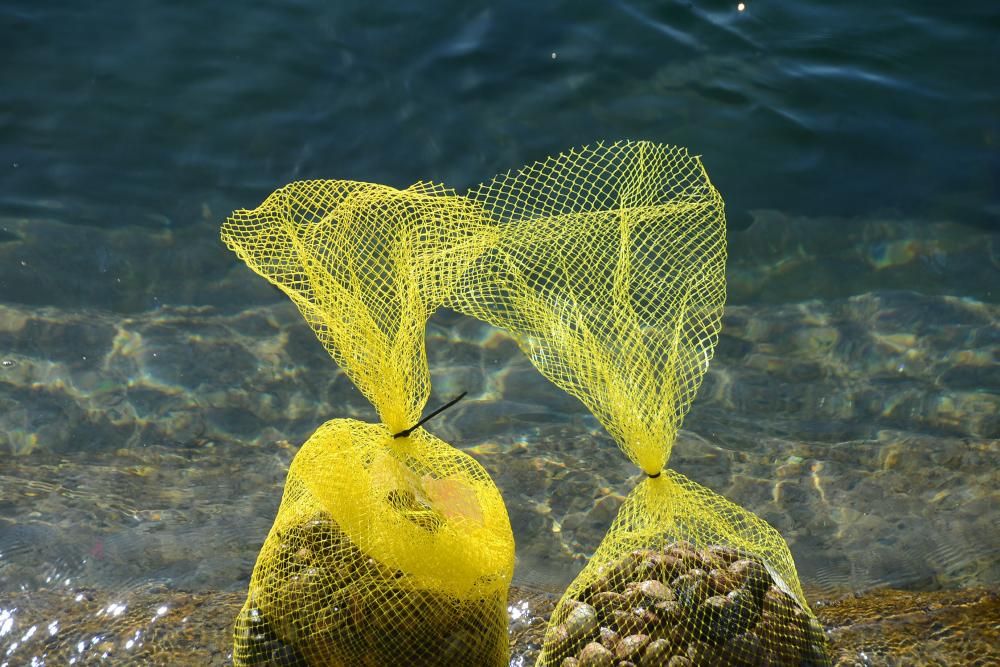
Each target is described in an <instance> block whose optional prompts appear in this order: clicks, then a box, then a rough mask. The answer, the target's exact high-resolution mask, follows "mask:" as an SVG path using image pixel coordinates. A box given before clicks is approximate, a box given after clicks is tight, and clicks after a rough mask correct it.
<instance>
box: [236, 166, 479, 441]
mask: <svg viewBox="0 0 1000 667" xmlns="http://www.w3.org/2000/svg"><path fill="white" fill-rule="evenodd" d="M492 233H493V231H492V230H491V229H489V228H487V227H486V226H485V225H484V221H483V216H482V211H481V208H480V207H479V206H478V205H477V204H475V203H474V202H472V201H470V200H468V199H466V198H463V197H458V196H456V195H455V193H454V192H453V191H451V190H448V189H446V188H444V187H443V186H440V185H435V184H430V183H418V184H416V185H413V186H411V187H410V188H407V189H406V190H396V189H394V188H390V187H387V186H382V185H375V184H370V183H358V182H353V181H303V182H297V183H292V184H290V185H287V186H285V187H283V188H281V189H279V190H277V191H275V192H274V193H273V194H272V195H271V196H270V197H268V198H267V200H265V201H264V203H262V204H261V205H260V206H259V207H257V208H256V209H254V210H239V211H235V212H234V213H233V214H232V216H230V217H229V218H228V219H227V220H226V222H225V223H224V224H223V228H222V238H223V240H224V241H225V242H226V244H227V245H228V246H229V247H230V248H231V249H232V250H233V251H234V252H235V253H236V254H237V255H238V256H239V257H240V258H241V259H243V260H244V261H245V262H246V264H247V266H249V267H250V268H251V269H253V270H254V271H256V272H257V273H259V274H260V275H262V276H263V277H264V278H266V279H267V280H269V281H270V282H271V283H273V284H274V285H275V286H277V287H278V288H279V289H281V290H282V291H283V292H285V294H287V295H288V296H289V298H291V300H292V301H293V302H294V303H295V305H296V306H297V307H298V309H299V310H300V311H301V313H302V315H303V317H305V319H306V321H307V322H308V323H309V326H310V327H311V328H312V330H313V331H314V332H315V334H316V336H317V337H318V338H319V340H320V342H321V343H322V344H323V347H325V348H326V350H327V352H329V353H330V355H331V356H332V357H333V358H334V359H335V360H336V362H337V363H338V364H339V365H340V366H341V368H342V369H343V370H344V372H345V373H346V374H347V376H348V377H349V378H350V379H351V381H352V382H353V383H354V384H355V385H356V386H357V387H358V389H360V390H361V392H362V393H363V394H364V395H365V396H366V397H367V398H368V400H370V401H371V402H372V404H373V405H374V406H375V408H376V410H377V411H378V414H379V417H380V418H381V420H382V421H383V423H384V424H385V425H386V426H387V427H388V428H389V430H390V431H391V432H393V433H395V432H398V431H401V430H403V429H406V428H408V427H410V426H412V425H413V424H414V423H416V422H417V420H419V418H420V413H421V411H422V410H423V407H424V404H425V403H426V402H427V398H428V395H429V394H430V376H429V372H428V368H427V355H426V351H425V348H424V330H425V326H426V323H427V319H428V318H429V317H430V315H431V313H433V312H434V310H435V309H436V308H438V307H439V306H440V305H441V304H442V303H443V302H444V300H445V299H446V298H447V297H448V295H449V294H450V293H451V291H452V290H453V289H454V287H455V285H456V283H457V282H458V280H459V278H460V277H461V276H462V274H463V273H464V271H465V269H466V268H467V267H468V266H469V265H470V264H471V263H472V262H474V261H475V260H476V258H477V257H479V256H480V255H481V254H482V253H483V251H484V250H485V248H486V247H487V245H488V244H489V243H490V239H491V238H492Z"/></svg>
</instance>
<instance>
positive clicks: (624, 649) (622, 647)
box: [615, 635, 649, 662]
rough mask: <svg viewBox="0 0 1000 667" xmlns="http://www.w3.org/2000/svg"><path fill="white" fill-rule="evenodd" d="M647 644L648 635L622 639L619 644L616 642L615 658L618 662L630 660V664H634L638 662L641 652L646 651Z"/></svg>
mask: <svg viewBox="0 0 1000 667" xmlns="http://www.w3.org/2000/svg"><path fill="white" fill-rule="evenodd" d="M648 644H649V636H648V635H629V636H628V637H624V638H622V640H621V641H620V642H618V646H617V648H616V649H615V658H617V659H618V660H631V661H632V662H636V661H638V660H639V657H640V656H641V655H642V653H643V651H645V650H646V646H647V645H648Z"/></svg>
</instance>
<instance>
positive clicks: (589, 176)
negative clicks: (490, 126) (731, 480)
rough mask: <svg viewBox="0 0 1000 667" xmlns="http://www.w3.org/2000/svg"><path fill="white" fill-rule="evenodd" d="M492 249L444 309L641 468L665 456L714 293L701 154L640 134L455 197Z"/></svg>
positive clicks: (716, 310) (708, 347)
mask: <svg viewBox="0 0 1000 667" xmlns="http://www.w3.org/2000/svg"><path fill="white" fill-rule="evenodd" d="M467 196H468V197H469V199H471V200H473V201H475V202H476V203H477V204H479V205H480V206H482V208H483V209H484V210H485V211H486V212H487V214H488V215H489V216H490V218H491V220H492V222H493V224H494V225H495V227H496V229H497V242H496V245H495V247H493V248H491V249H490V250H489V251H488V252H487V253H485V254H484V255H483V256H482V257H481V258H480V261H478V262H477V263H476V264H475V265H474V267H473V268H472V269H470V270H469V271H468V272H467V273H466V275H465V276H464V278H463V280H462V284H461V288H460V289H459V290H457V291H456V292H455V294H454V295H453V296H452V298H451V299H450V300H449V302H448V305H450V306H451V307H453V308H455V309H456V310H458V311H460V312H463V313H466V314H469V315H472V316H474V317H477V318H479V319H482V320H485V321H487V322H490V323H492V324H494V325H497V326H499V327H502V328H504V329H507V330H509V331H510V332H511V333H513V334H514V335H515V336H516V337H517V339H518V342H519V344H520V346H521V347H522V349H523V350H524V351H525V353H526V354H527V356H528V358H529V359H530V360H531V362H532V363H533V364H534V365H535V366H536V367H537V368H538V369H539V370H540V371H541V372H542V374H543V375H545V376H546V377H547V378H548V379H549V380H551V381H552V382H553V383H555V384H556V385H557V386H559V387H560V388H562V389H564V390H565V391H567V392H569V393H570V394H572V395H574V396H576V397H577V398H579V399H580V400H581V401H583V403H584V404H585V405H586V406H587V407H588V408H589V409H590V410H591V411H592V412H593V413H594V415H595V416H596V417H597V418H598V419H599V420H600V421H601V423H602V424H603V425H604V427H605V428H606V429H607V430H608V432H609V433H610V434H611V435H612V437H614V439H615V440H616V441H617V443H618V445H619V446H620V447H621V449H622V451H623V452H624V453H625V454H626V455H627V456H628V457H629V458H630V459H631V460H632V461H633V462H634V463H635V464H636V465H637V466H639V467H640V468H642V469H643V471H645V472H646V473H647V474H648V475H650V476H654V475H656V474H657V473H659V472H660V471H661V470H662V469H663V467H664V466H665V465H666V461H667V459H668V458H669V455H670V450H671V447H672V445H673V442H674V438H675V436H676V434H677V430H678V428H679V427H680V424H681V421H682V419H683V417H684V415H685V414H686V413H687V411H688V409H689V408H690V405H691V402H692V400H693V398H694V395H695V392H696V391H697V388H698V386H699V384H700V383H701V380H702V378H703V376H704V374H705V371H706V370H707V368H708V362H709V360H710V359H711V357H712V352H713V348H714V346H715V343H716V341H717V340H718V335H719V329H720V323H721V317H722V310H723V304H724V302H725V259H726V251H725V216H724V211H723V203H722V199H721V197H720V196H719V193H718V192H717V191H716V190H715V188H714V187H713V186H712V185H711V183H710V182H709V180H708V177H707V174H706V173H705V170H704V168H703V167H702V165H701V162H700V160H699V159H698V158H697V157H695V156H692V155H690V154H688V152H687V151H685V150H684V149H682V148H677V147H672V146H666V145H659V144H651V143H648V142H623V143H616V144H611V145H604V144H598V145H596V146H591V147H585V148H582V149H578V150H575V151H572V152H569V153H565V154H562V155H559V156H557V157H553V158H549V159H548V160H545V161H544V162H539V163H536V164H534V165H532V166H529V167H526V168H524V169H522V170H521V171H518V172H516V173H508V174H504V175H501V176H498V177H496V178H495V179H494V180H492V181H490V182H488V183H484V184H482V185H480V186H478V187H476V188H474V189H473V190H472V191H470V193H469V194H468V195H467Z"/></svg>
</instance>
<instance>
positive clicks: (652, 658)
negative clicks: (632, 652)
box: [642, 639, 671, 665]
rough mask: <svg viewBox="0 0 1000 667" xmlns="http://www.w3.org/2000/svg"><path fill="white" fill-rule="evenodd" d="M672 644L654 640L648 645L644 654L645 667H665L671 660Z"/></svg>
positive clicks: (663, 640) (662, 640) (643, 662)
mask: <svg viewBox="0 0 1000 667" xmlns="http://www.w3.org/2000/svg"><path fill="white" fill-rule="evenodd" d="M670 648H671V645H670V642H668V641H667V640H666V639H654V640H653V641H651V642H649V643H648V644H647V645H646V650H645V651H644V652H643V654H642V664H643V665H665V664H666V663H667V660H668V659H669V658H670Z"/></svg>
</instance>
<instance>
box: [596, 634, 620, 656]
mask: <svg viewBox="0 0 1000 667" xmlns="http://www.w3.org/2000/svg"><path fill="white" fill-rule="evenodd" d="M600 636H601V646H603V647H604V648H606V649H608V650H609V651H614V650H615V647H617V646H618V642H620V641H621V635H619V634H618V633H617V632H615V631H614V630H612V629H611V628H601V633H600Z"/></svg>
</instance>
